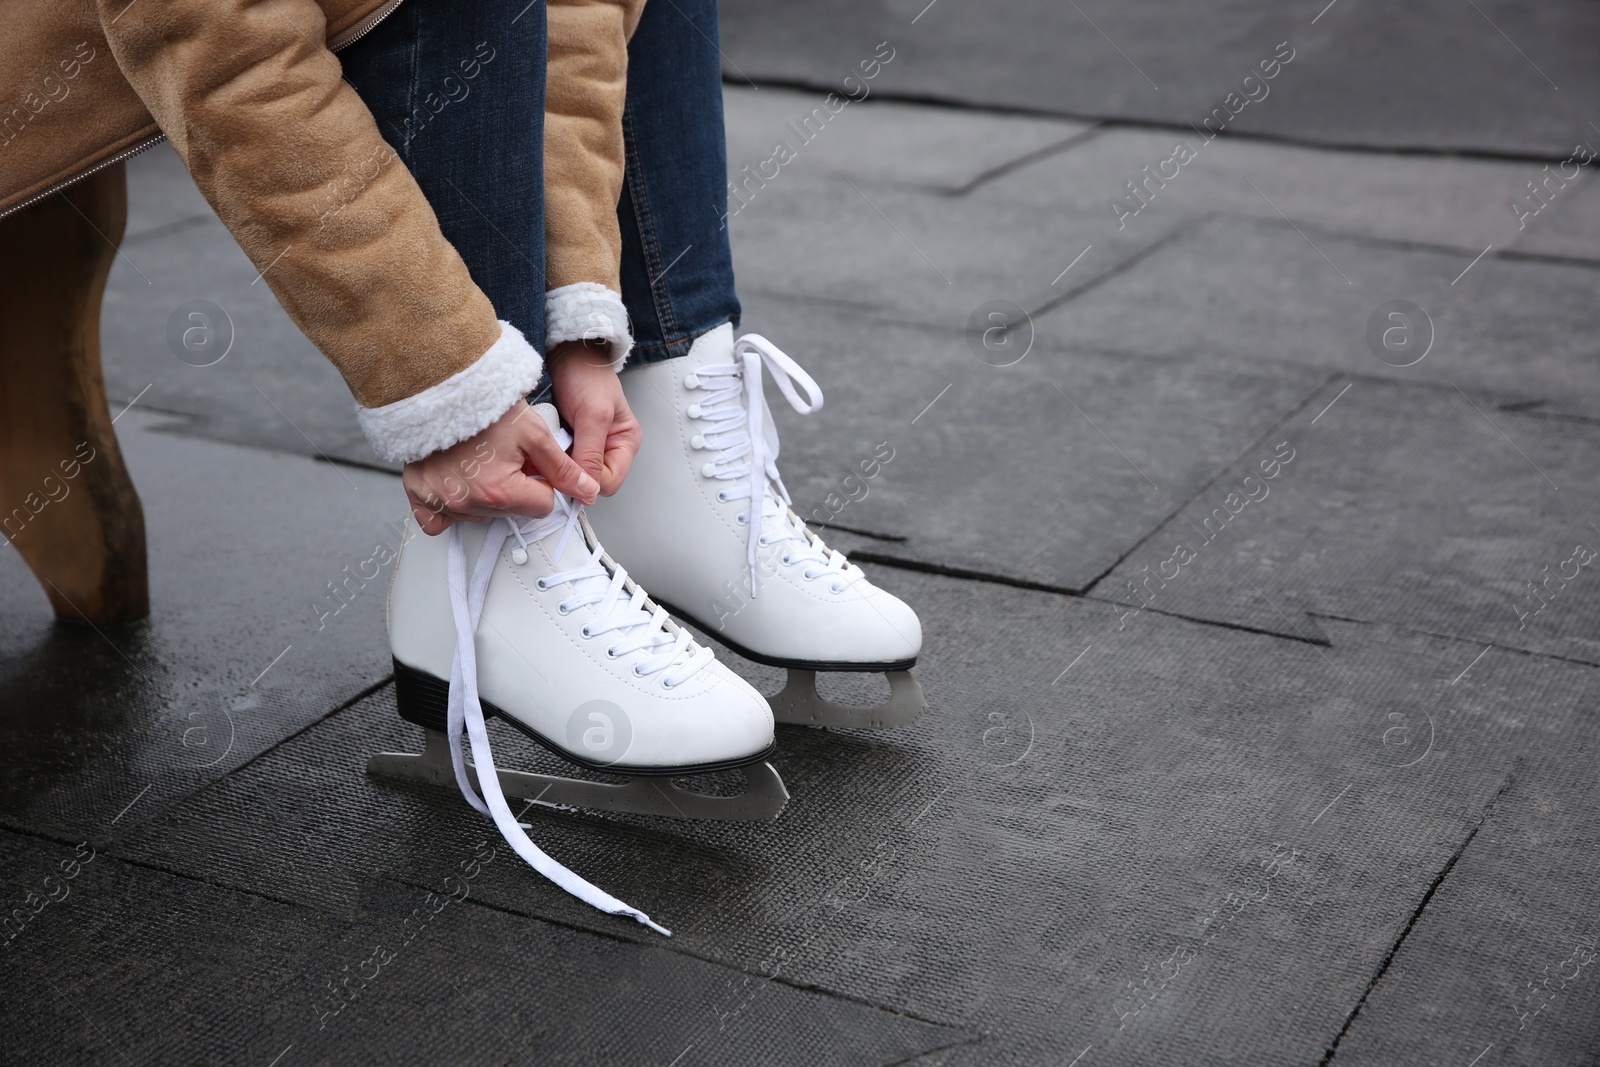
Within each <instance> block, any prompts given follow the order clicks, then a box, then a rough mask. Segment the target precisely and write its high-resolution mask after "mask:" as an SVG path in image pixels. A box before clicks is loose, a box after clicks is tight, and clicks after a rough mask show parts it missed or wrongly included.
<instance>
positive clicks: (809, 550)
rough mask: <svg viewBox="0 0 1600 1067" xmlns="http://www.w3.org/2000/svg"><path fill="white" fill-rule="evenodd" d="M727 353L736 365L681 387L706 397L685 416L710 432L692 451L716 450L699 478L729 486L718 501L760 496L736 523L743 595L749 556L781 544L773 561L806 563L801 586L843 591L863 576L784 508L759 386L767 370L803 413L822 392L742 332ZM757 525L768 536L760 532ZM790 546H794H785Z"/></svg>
mask: <svg viewBox="0 0 1600 1067" xmlns="http://www.w3.org/2000/svg"><path fill="white" fill-rule="evenodd" d="M733 354H734V359H735V360H736V362H734V363H712V364H706V365H705V366H703V367H698V368H696V369H695V370H694V371H692V372H690V375H689V376H688V379H687V380H686V383H685V384H686V385H688V386H689V387H690V388H694V389H704V390H707V391H709V392H710V394H711V395H710V396H708V397H707V398H706V399H705V400H703V401H700V402H697V403H694V404H690V405H689V409H688V415H689V417H690V418H692V419H699V420H702V421H704V422H709V423H711V429H710V430H708V431H707V432H706V433H703V434H696V435H695V436H694V438H693V440H692V441H691V444H693V445H694V447H696V448H704V449H711V450H714V451H715V452H716V458H715V459H713V460H711V461H710V462H708V463H706V464H705V465H704V466H702V467H701V470H700V473H701V474H703V475H705V476H706V477H707V478H715V479H717V480H719V481H725V482H730V483H732V484H731V485H730V486H729V487H727V488H725V489H721V490H719V491H718V492H717V499H718V500H745V499H749V500H751V501H754V500H755V499H756V498H757V496H759V497H760V501H761V504H760V506H759V507H755V506H752V507H751V508H750V509H749V510H748V511H747V512H745V513H743V514H741V515H740V517H739V518H740V521H742V522H747V523H748V524H749V526H750V535H749V539H748V556H747V562H748V564H749V569H750V595H751V596H752V597H754V596H755V595H756V586H757V582H756V577H755V576H756V552H757V550H758V549H760V548H766V547H768V546H769V545H784V549H783V554H782V555H781V556H780V562H781V563H783V564H785V565H789V564H794V563H806V564H809V565H808V566H807V567H806V569H805V570H804V571H803V572H802V577H803V578H804V579H805V580H806V581H813V580H815V579H818V578H821V577H823V576H825V575H831V576H832V581H831V582H830V583H829V588H830V589H831V590H832V591H833V592H835V593H842V592H844V591H845V590H846V589H848V588H849V587H850V586H851V585H853V584H854V583H855V582H857V581H859V580H860V579H861V578H863V577H865V575H864V573H863V572H862V570H861V568H860V567H857V566H856V565H855V564H853V563H851V562H850V561H849V560H848V559H846V558H845V556H844V554H843V553H841V552H837V551H835V550H833V549H830V548H829V547H828V546H827V545H825V544H823V542H822V539H821V538H820V537H818V536H817V535H816V534H814V533H811V532H810V531H809V530H807V529H806V527H805V523H804V522H803V521H802V520H801V519H800V517H799V516H798V515H796V514H795V513H794V511H793V510H792V509H791V507H790V504H791V501H790V499H789V490H788V489H786V488H785V487H784V484H783V478H782V477H780V476H779V474H778V434H777V428H776V427H775V426H774V424H773V421H772V412H771V411H770V410H769V409H768V407H767V395H766V390H765V389H764V388H763V387H762V369H763V367H765V368H766V369H767V370H769V371H771V373H772V378H773V380H774V381H776V382H777V383H778V389H779V390H780V391H782V393H783V395H784V398H785V399H787V400H788V401H789V406H790V407H792V408H794V409H795V411H797V412H799V413H800V414H802V415H809V414H811V413H812V412H813V411H817V410H818V409H820V408H821V407H822V389H821V388H820V387H819V386H818V385H817V383H816V381H815V380H814V379H813V378H812V377H811V375H809V374H807V373H806V372H805V370H804V369H803V368H802V367H801V366H800V364H798V363H796V362H795V361H794V360H793V359H792V358H790V356H788V355H787V354H786V353H785V352H783V351H782V350H781V349H779V348H778V346H777V345H774V344H773V343H772V342H771V341H769V340H767V339H766V338H765V337H762V336H761V335H760V334H758V333H747V334H745V335H744V336H743V337H741V338H739V339H738V340H737V341H735V342H734V345H733ZM796 383H798V384H799V385H800V387H801V388H802V389H804V390H805V392H806V399H802V398H801V397H800V394H799V393H798V392H796V390H795V384H796ZM764 527H770V528H771V529H772V531H773V532H763V528H764ZM791 542H798V544H796V545H794V546H793V547H791V546H790V543H791Z"/></svg>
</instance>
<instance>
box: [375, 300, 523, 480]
mask: <svg viewBox="0 0 1600 1067" xmlns="http://www.w3.org/2000/svg"><path fill="white" fill-rule="evenodd" d="M543 370H544V360H543V359H542V358H540V356H539V353H537V352H535V351H534V350H533V346H532V345H530V344H529V343H528V341H527V338H525V337H523V336H522V331H521V330H518V329H517V328H516V327H515V326H513V325H511V324H510V323H509V322H505V321H502V322H501V323H500V339H499V340H498V341H496V342H495V343H494V344H492V345H490V346H489V350H488V351H487V352H485V353H484V354H483V355H481V356H479V357H478V361H477V362H476V363H474V364H472V365H471V366H470V367H467V368H465V369H463V370H460V371H457V372H456V373H455V374H452V375H451V376H450V377H448V378H446V379H445V380H444V381H442V382H440V383H439V384H438V385H434V386H430V387H429V388H427V389H424V390H423V391H422V392H420V393H417V394H416V395H415V396H408V397H406V398H405V399H404V400H396V401H395V402H394V403H393V404H385V405H383V406H382V407H378V408H364V407H362V406H361V405H360V404H357V405H356V415H357V416H358V417H359V418H360V420H361V432H362V433H364V434H366V435H367V443H368V444H370V445H371V446H372V450H373V451H374V452H376V453H377V454H378V456H379V457H380V458H381V459H386V460H389V461H390V462H391V463H411V462H413V461H415V460H419V459H421V458H422V457H424V456H428V455H432V454H433V453H434V452H437V451H439V450H440V449H442V448H449V447H450V446H451V445H453V444H456V443H457V442H459V441H465V440H466V439H467V438H469V437H471V436H472V435H474V434H476V433H478V432H479V431H481V430H483V429H484V428H485V427H487V426H488V425H489V424H490V423H492V422H494V421H495V420H496V419H498V418H499V417H500V416H502V415H504V414H505V413H506V412H508V411H510V410H511V405H513V404H515V403H516V402H517V401H518V400H520V399H522V398H523V397H525V396H527V395H528V394H529V393H530V392H532V391H533V387H534V385H535V384H537V383H538V381H539V375H540V373H542V372H543Z"/></svg>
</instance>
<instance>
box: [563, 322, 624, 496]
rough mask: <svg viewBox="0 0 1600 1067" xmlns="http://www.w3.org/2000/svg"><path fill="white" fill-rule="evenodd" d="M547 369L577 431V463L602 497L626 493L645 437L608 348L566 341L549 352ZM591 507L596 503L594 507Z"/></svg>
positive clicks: (574, 453)
mask: <svg viewBox="0 0 1600 1067" xmlns="http://www.w3.org/2000/svg"><path fill="white" fill-rule="evenodd" d="M545 368H546V370H547V371H549V374H550V383H551V385H552V386H553V387H554V389H555V401H556V410H558V411H560V412H561V414H562V416H563V417H564V418H565V419H566V420H567V425H569V426H571V427H572V458H573V459H574V460H576V461H577V463H578V466H579V467H581V468H582V469H583V471H584V472H585V473H586V474H588V475H589V476H590V477H592V478H593V479H594V480H595V481H596V482H597V483H599V486H600V494H601V495H602V496H610V495H611V494H612V493H615V492H616V491H617V490H618V489H620V488H621V487H622V481H623V479H624V478H626V477H627V476H628V468H629V467H631V466H633V456H634V453H636V452H638V451H639V442H640V440H641V438H642V436H643V435H642V434H641V432H640V430H639V420H638V419H636V418H634V417H633V411H632V410H631V409H630V408H629V407H628V400H627V397H625V396H623V394H622V382H621V381H619V380H618V378H617V372H616V371H614V370H612V369H611V358H610V353H609V351H608V349H607V348H606V346H605V345H604V344H599V345H591V344H586V343H585V342H583V341H565V342H563V343H561V344H559V345H556V346H555V347H554V348H552V349H551V350H550V353H549V355H548V356H547V357H546V358H545ZM589 502H590V503H592V502H593V501H592V500H591V501H589Z"/></svg>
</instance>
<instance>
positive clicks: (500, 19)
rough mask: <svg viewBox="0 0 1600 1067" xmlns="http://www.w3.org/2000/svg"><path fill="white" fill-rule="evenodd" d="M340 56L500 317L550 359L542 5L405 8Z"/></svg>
mask: <svg viewBox="0 0 1600 1067" xmlns="http://www.w3.org/2000/svg"><path fill="white" fill-rule="evenodd" d="M339 59H340V62H342V63H343V65H344V76H345V80H346V81H348V82H349V83H350V84H351V85H352V86H354V87H355V90H356V92H357V93H359V94H360V95H361V99H362V100H363V101H365V102H366V105H367V108H368V109H369V110H370V111H371V112H372V114H373V115H374V116H375V117H376V118H377V120H378V129H379V131H380V132H381V133H382V134H383V136H384V138H385V139H387V140H388V142H389V144H390V146H391V147H393V148H394V150H395V152H396V154H398V155H399V157H400V159H401V161H402V162H403V163H405V165H406V167H407V169H409V170H410V171H411V174H412V176H413V177H415V178H416V180H417V184H418V185H420V186H421V187H422V193H423V195H424V196H426V197H427V198H428V203H429V204H431V205H432V206H433V211H434V214H436V215H437V216H438V217H439V227H440V229H442V230H443V231H444V236H445V239H446V240H447V241H449V242H450V243H451V244H452V245H454V246H455V249H456V251H457V252H458V253H460V255H461V258H462V259H463V260H464V261H465V262H466V264H467V270H468V271H469V272H471V274H472V280H473V281H474V282H476V283H477V284H478V287H479V288H480V289H482V290H483V291H484V293H485V294H486V295H487V296H488V297H489V301H490V303H492V304H493V305H494V310H495V314H497V315H498V316H499V317H500V318H502V319H505V320H506V321H507V322H509V323H511V324H512V325H513V326H515V327H517V329H519V330H521V331H522V332H523V334H524V335H526V336H527V338H528V343H529V344H531V345H533V347H534V350H535V351H539V352H542V351H544V86H545V61H546V51H545V20H544V4H543V3H542V2H535V3H533V4H529V3H528V0H461V2H454V0H406V2H405V3H402V4H401V5H400V7H399V8H397V9H396V10H395V12H394V13H393V14H391V15H390V16H389V17H388V18H387V19H385V20H384V21H383V22H381V23H379V24H378V26H377V28H376V29H374V30H373V31H372V32H371V33H369V34H368V35H367V36H365V37H363V38H362V39H361V40H359V41H357V42H356V43H355V44H353V45H351V46H350V47H349V48H347V49H345V50H344V51H343V52H341V53H340V54H339Z"/></svg>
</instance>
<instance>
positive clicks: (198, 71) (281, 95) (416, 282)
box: [98, 0, 501, 408]
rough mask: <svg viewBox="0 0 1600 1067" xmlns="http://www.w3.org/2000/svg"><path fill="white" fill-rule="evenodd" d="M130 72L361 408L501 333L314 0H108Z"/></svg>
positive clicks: (120, 59)
mask: <svg viewBox="0 0 1600 1067" xmlns="http://www.w3.org/2000/svg"><path fill="white" fill-rule="evenodd" d="M98 3H99V5H100V14H101V22H102V25H103V26H104V28H105V32H106V37H107V40H108V42H109V43H110V46H111V50H112V53H113V55H114V56H115V58H116V62H117V64H118V66H119V67H120V68H121V70H122V73H123V76H124V77H125V78H127V80H128V81H129V83H130V84H132V86H133V87H134V89H135V90H136V91H137V92H138V94H139V97H140V99H142V100H143V101H144V104H145V106H146V107H147V108H149V110H150V113H151V114H152V115H153V116H154V117H155V119H156V122H157V123H158V124H159V125H160V127H161V129H162V131H163V132H164V133H165V134H166V135H167V137H168V138H169V139H170V140H171V141H172V144H173V146H174V147H175V148H176V149H177V150H178V154H179V155H180V156H181V157H182V158H183V161H184V163H185V164H186V165H187V166H188V168H189V173H190V174H191V175H193V177H194V180H195V183H196V184H197V185H198V186H199V187H200V191H201V192H202V193H203V194H205V197H206V199H207V200H208V201H209V202H210V203H211V206H212V207H213V208H214V209H215V210H216V212H217V214H218V215H219V216H220V217H221V218H222V221H223V222H224V223H225V224H226V225H227V227H228V229H229V230H230V231H231V232H232V234H233V236H234V238H235V239H236V240H237V241H238V242H239V244H240V246H241V247H242V248H243V249H244V251H245V254H246V255H248V256H249V257H250V259H251V261H252V262H253V263H254V264H255V265H256V267H257V269H259V270H260V271H261V272H262V275H263V280H264V281H265V282H266V284H267V285H269V286H270V287H271V288H272V291H273V292H274V293H275V294H276V295H277V297H278V299H279V301H281V302H282V304H283V306H284V308H285V309H286V310H287V311H288V312H289V315H290V317H291V318H293V319H294V321H295V323H296V324H297V325H298V326H299V327H300V328H301V329H302V330H303V331H305V334H306V336H307V337H309V338H310V339H311V341H312V342H313V343H314V344H316V346H317V347H318V348H319V349H321V350H322V351H323V352H324V353H325V354H326V355H327V356H328V358H329V359H331V360H332V361H333V363H334V364H335V365H336V366H337V367H338V369H339V372H340V373H341V374H343V375H344V379H345V381H346V383H348V384H349V386H350V391H351V392H352V393H353V394H354V395H355V397H356V400H357V402H358V403H359V404H361V405H362V406H363V407H367V408H376V407H380V406H383V405H389V404H393V403H395V402H397V401H401V400H405V399H407V398H410V397H413V396H415V395H416V394H418V393H421V392H422V391H423V390H426V389H429V388H430V387H432V386H435V385H438V384H439V383H441V382H443V381H445V380H446V379H448V378H451V377H452V376H453V375H456V374H457V373H458V372H461V371H463V370H465V369H466V368H468V367H469V366H471V365H472V364H473V363H474V362H475V361H477V360H478V358H479V357H480V356H482V355H483V354H484V353H485V352H486V351H488V350H489V349H490V348H491V346H493V345H495V344H496V342H497V340H498V339H499V338H500V337H501V328H500V325H499V323H498V322H497V321H496V319H495V314H494V309H493V308H492V307H491V306H490V303H489V300H488V298H487V297H486V296H484V294H483V293H482V292H481V291H480V290H479V289H478V287H477V286H476V285H474V284H473V281H472V278H471V277H470V276H469V275H468V273H467V268H466V265H465V264H464V263H463V262H462V261H461V257H460V256H459V255H457V254H456V251H455V249H454V248H452V247H451V246H450V244H449V242H447V241H446V240H445V238H444V235H443V234H442V233H441V232H440V230H439V224H438V220H437V219H436V218H435V216H434V214H433V210H432V209H431V208H430V207H429V206H428V202H427V200H426V199H425V198H424V197H423V195H422V191H421V189H419V188H418V187H417V184H416V182H415V181H414V180H413V179H412V177H411V174H410V173H409V172H408V171H407V170H406V168H405V167H404V166H403V165H402V164H401V162H400V160H399V159H398V157H397V156H396V155H395V153H394V152H393V150H392V149H390V148H389V146H388V144H387V143H386V142H385V141H384V140H383V138H382V137H381V136H380V135H379V133H378V128H377V124H376V123H375V122H374V120H373V118H372V115H371V113H370V112H369V111H368V110H367V108H366V106H365V105H364V104H363V103H362V102H361V99H360V97H359V96H357V95H356V92H355V90H354V89H352V88H351V87H350V86H349V85H348V84H346V83H345V82H344V81H343V80H342V78H341V74H342V72H341V68H340V65H339V61H338V60H337V59H336V58H335V57H334V56H333V54H332V53H331V52H329V51H328V49H327V47H326V46H325V43H324V40H325V35H326V26H325V23H324V16H323V12H322V10H321V9H320V8H319V7H318V5H317V4H316V3H315V2H314V0H262V2H253V0H141V2H140V3H139V4H138V5H137V6H135V5H130V4H127V3H126V2H125V0H98Z"/></svg>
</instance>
